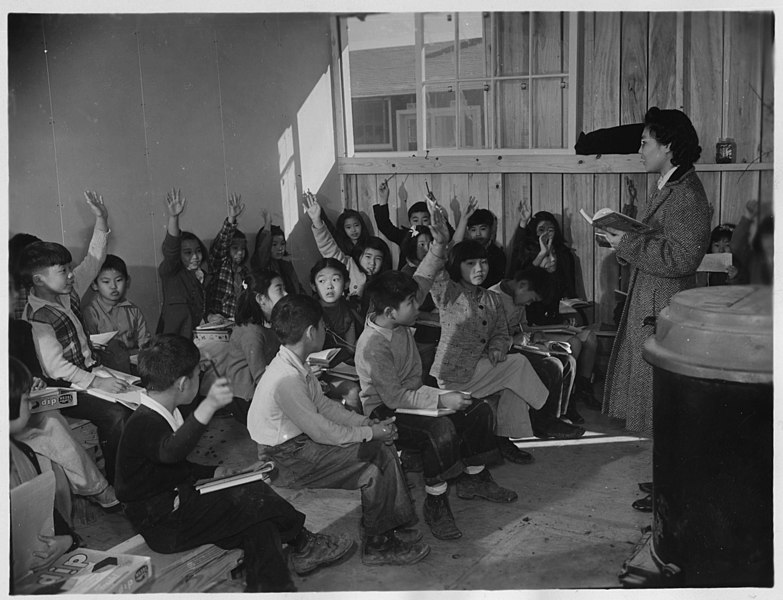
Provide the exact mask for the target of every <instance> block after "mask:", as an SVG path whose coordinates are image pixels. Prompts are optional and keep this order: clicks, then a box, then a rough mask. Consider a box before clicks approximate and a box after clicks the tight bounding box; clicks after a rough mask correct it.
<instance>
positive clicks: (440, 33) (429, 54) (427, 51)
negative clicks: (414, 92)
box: [424, 13, 457, 81]
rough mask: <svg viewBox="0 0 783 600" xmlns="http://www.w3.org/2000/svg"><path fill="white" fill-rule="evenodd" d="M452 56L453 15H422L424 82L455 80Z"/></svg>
mask: <svg viewBox="0 0 783 600" xmlns="http://www.w3.org/2000/svg"><path fill="white" fill-rule="evenodd" d="M456 77H457V61H456V59H455V56H454V15H453V14H452V13H428V14H425V15H424V80H425V81H434V80H444V79H451V80H453V79H456Z"/></svg>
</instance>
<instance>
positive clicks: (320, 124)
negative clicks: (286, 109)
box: [296, 68, 335, 194]
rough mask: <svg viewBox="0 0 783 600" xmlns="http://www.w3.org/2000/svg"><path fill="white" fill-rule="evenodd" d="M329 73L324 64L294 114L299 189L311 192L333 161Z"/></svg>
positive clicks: (324, 175) (319, 182)
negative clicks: (319, 75)
mask: <svg viewBox="0 0 783 600" xmlns="http://www.w3.org/2000/svg"><path fill="white" fill-rule="evenodd" d="M332 115H333V112H332V74H331V69H329V68H327V69H326V72H325V73H324V74H323V75H322V76H321V78H320V79H319V80H318V82H317V83H316V84H315V86H313V90H312V91H311V92H310V95H309V96H308V97H307V99H306V100H305V101H304V103H303V104H302V108H300V109H299V112H298V113H297V115H296V124H297V133H298V136H299V164H300V169H301V175H302V181H301V183H302V191H305V190H307V189H308V188H309V189H310V191H311V192H313V193H314V194H315V193H317V192H318V191H319V190H320V189H321V186H322V185H323V183H324V181H325V180H326V177H327V176H328V175H329V172H330V171H331V170H332V167H333V166H334V163H335V156H334V153H335V152H334V119H333V117H332Z"/></svg>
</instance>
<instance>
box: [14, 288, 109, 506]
mask: <svg viewBox="0 0 783 600" xmlns="http://www.w3.org/2000/svg"><path fill="white" fill-rule="evenodd" d="M9 281H10V282H11V283H13V281H14V280H13V275H12V276H11V278H10V279H9ZM8 292H9V296H8V297H9V308H10V309H11V310H13V306H14V301H15V299H16V294H17V291H16V288H15V286H14V285H9V289H8ZM8 331H9V338H8V351H9V354H10V356H11V363H12V365H11V371H13V370H14V369H18V370H19V371H20V372H21V370H22V368H23V369H25V370H26V371H28V372H29V373H30V377H31V385H30V386H29V388H28V389H27V391H30V390H33V391H34V390H39V389H43V388H45V387H46V382H45V381H43V379H42V378H43V373H42V371H41V365H40V363H39V362H38V357H37V356H36V354H35V343H34V341H33V334H32V328H31V327H30V324H29V323H27V322H25V321H21V320H17V319H13V318H11V319H10V320H9V329H8ZM16 362H20V363H21V364H22V366H23V367H18V365H14V364H13V363H16ZM20 376H21V375H20ZM25 377H26V376H25ZM64 383H66V385H67V382H64ZM25 407H27V404H26V402H25ZM12 439H13V440H16V441H17V442H20V443H24V444H25V445H26V446H27V447H28V448H29V449H30V450H31V451H32V452H35V453H36V454H38V455H39V456H40V457H41V458H42V459H43V458H44V457H45V458H46V459H47V460H49V461H51V463H52V464H53V465H54V466H56V467H57V468H58V470H57V471H56V473H57V474H58V475H60V476H61V479H63V481H62V482H61V483H62V485H61V487H60V488H59V490H58V492H57V494H56V499H57V505H58V506H59V507H60V509H61V510H60V512H61V514H63V515H65V516H66V517H67V518H70V514H71V506H72V505H71V493H74V494H76V495H79V496H84V497H86V498H87V499H88V500H90V501H91V502H94V503H95V504H98V505H99V506H101V507H102V508H112V507H114V506H117V505H118V504H119V502H118V501H117V499H116V497H115V495H114V488H112V487H111V486H110V485H109V482H108V481H107V480H106V478H105V477H104V475H103V473H101V471H100V469H98V466H97V465H96V464H95V461H93V459H92V458H91V457H90V455H89V454H87V452H86V451H85V450H84V448H83V447H82V446H81V444H80V443H79V442H78V441H77V440H76V439H75V438H74V437H73V435H72V434H71V428H70V427H69V426H68V423H67V421H66V420H65V418H64V417H63V416H62V415H61V414H60V411H59V410H49V411H45V412H40V413H35V414H31V415H29V417H28V419H27V420H26V422H25V424H24V425H20V426H19V427H18V428H17V429H16V430H15V431H14V432H13V433H12Z"/></svg>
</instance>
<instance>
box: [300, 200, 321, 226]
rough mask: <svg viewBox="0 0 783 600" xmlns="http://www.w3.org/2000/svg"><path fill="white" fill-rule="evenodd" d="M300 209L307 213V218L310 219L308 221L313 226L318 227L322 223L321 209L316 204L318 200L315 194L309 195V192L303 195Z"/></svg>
mask: <svg viewBox="0 0 783 600" xmlns="http://www.w3.org/2000/svg"><path fill="white" fill-rule="evenodd" d="M302 207H303V208H304V210H305V212H306V213H307V216H309V217H310V220H312V222H313V225H315V226H316V227H320V226H321V224H322V223H323V221H322V217H321V214H322V209H321V205H320V204H318V200H317V199H316V197H315V194H311V193H310V192H307V193H305V195H304V202H303V203H302Z"/></svg>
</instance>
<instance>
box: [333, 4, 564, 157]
mask: <svg viewBox="0 0 783 600" xmlns="http://www.w3.org/2000/svg"><path fill="white" fill-rule="evenodd" d="M340 25H341V26H340V32H341V36H342V37H343V39H342V40H341V44H342V46H343V47H344V48H345V51H344V52H343V61H344V64H343V77H344V82H343V83H344V93H345V98H346V99H348V98H350V101H349V102H345V104H344V106H345V107H346V115H345V118H346V131H347V134H348V138H349V140H348V141H349V148H350V142H353V150H354V152H368V151H396V152H406V153H407V152H425V151H427V150H445V151H449V150H453V151H465V152H470V151H477V150H487V149H512V150H518V151H530V150H535V151H541V150H544V151H550V152H557V151H560V152H569V151H570V150H569V149H570V148H571V146H572V145H573V141H571V140H572V137H573V135H574V132H575V123H574V122H573V121H574V118H575V112H576V110H575V102H576V97H575V94H574V93H573V91H574V90H575V89H576V87H575V86H576V82H575V71H576V65H575V64H574V63H575V60H574V57H573V56H572V53H573V52H574V51H575V48H574V46H575V44H574V40H573V39H572V35H573V33H574V28H575V26H576V24H575V23H572V15H571V14H569V13H560V12H549V13H543V12H542V13H536V12H515V13H512V12H498V13H487V12H467V13H465V12H462V13H394V14H375V15H366V16H362V17H345V18H341V19H340ZM345 63H347V64H345Z"/></svg>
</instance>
